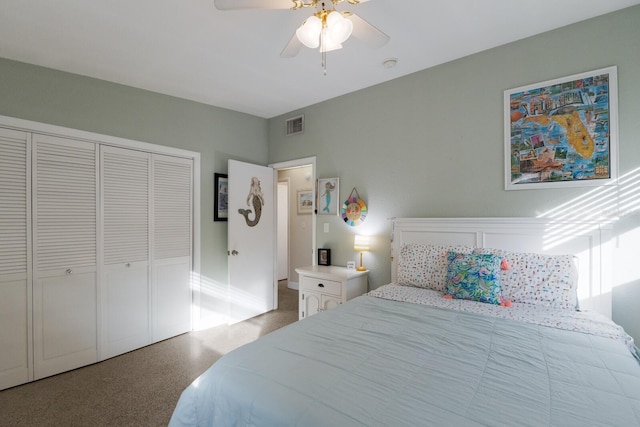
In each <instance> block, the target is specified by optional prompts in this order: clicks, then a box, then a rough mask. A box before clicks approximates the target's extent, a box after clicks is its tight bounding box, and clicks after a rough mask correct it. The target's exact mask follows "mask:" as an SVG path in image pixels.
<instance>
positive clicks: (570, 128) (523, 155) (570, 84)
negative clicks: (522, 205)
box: [504, 67, 618, 190]
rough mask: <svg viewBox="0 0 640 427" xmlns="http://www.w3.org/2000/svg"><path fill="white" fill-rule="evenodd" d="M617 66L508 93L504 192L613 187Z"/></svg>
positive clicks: (615, 177)
mask: <svg viewBox="0 0 640 427" xmlns="http://www.w3.org/2000/svg"><path fill="white" fill-rule="evenodd" d="M617 81H618V78H617V68H616V67H609V68H603V69H600V70H595V71H589V72H586V73H582V74H575V75H572V76H569V77H563V78H559V79H555V80H549V81H546V82H542V83H536V84H532V85H528V86H523V87H519V88H515V89H509V90H506V91H505V92H504V134H505V141H504V144H505V150H504V151H505V152H504V159H505V190H524V189H537V188H553V187H577V186H589V185H603V184H615V183H616V179H617V155H618V83H617Z"/></svg>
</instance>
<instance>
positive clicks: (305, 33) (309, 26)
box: [296, 15, 322, 49]
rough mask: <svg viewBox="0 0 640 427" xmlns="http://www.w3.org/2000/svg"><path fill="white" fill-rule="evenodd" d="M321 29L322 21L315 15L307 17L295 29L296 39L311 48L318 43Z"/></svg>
mask: <svg viewBox="0 0 640 427" xmlns="http://www.w3.org/2000/svg"><path fill="white" fill-rule="evenodd" d="M321 31H322V21H321V20H320V18H318V17H317V16H315V15H312V16H310V17H308V18H307V19H306V20H305V21H304V22H303V23H302V25H300V27H298V29H297V30H296V36H297V37H298V40H300V42H301V43H302V44H303V45H305V46H306V47H309V48H311V49H315V48H316V47H318V46H319V45H320V32H321Z"/></svg>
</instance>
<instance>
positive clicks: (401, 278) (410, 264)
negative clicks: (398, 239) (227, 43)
mask: <svg viewBox="0 0 640 427" xmlns="http://www.w3.org/2000/svg"><path fill="white" fill-rule="evenodd" d="M449 251H455V252H461V253H471V252H473V246H463V245H459V246H442V245H426V244H422V243H409V244H406V245H404V246H402V248H401V249H400V259H399V260H398V271H397V273H396V276H397V280H396V281H397V284H398V285H403V286H415V287H418V288H427V289H433V290H436V291H440V292H444V287H445V284H446V281H447V266H448V265H449V261H448V260H447V252H449Z"/></svg>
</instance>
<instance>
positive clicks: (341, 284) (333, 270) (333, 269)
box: [296, 265, 369, 319]
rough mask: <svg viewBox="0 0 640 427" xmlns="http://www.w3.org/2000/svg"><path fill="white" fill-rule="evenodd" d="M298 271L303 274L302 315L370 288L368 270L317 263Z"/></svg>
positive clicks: (300, 308)
mask: <svg viewBox="0 0 640 427" xmlns="http://www.w3.org/2000/svg"><path fill="white" fill-rule="evenodd" d="M296 272H297V273H298V274H299V275H300V283H299V290H298V295H299V300H298V315H299V319H304V318H305V317H309V316H312V315H314V314H316V313H318V312H320V311H325V310H329V309H331V308H334V307H337V306H338V305H339V304H342V303H345V302H347V301H348V300H350V299H351V298H354V297H357V296H359V295H362V294H364V293H366V292H367V277H368V275H369V271H356V270H349V269H347V267H338V266H334V265H330V266H326V265H314V266H310V267H300V268H296Z"/></svg>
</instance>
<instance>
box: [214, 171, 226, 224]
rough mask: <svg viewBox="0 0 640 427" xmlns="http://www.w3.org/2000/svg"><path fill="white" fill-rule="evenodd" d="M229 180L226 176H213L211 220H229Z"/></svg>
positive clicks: (218, 174) (220, 174) (217, 174)
mask: <svg viewBox="0 0 640 427" xmlns="http://www.w3.org/2000/svg"><path fill="white" fill-rule="evenodd" d="M228 189H229V179H228V178H227V175H226V174H223V173H214V174H213V220H214V221H226V220H227V218H229V190H228Z"/></svg>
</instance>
